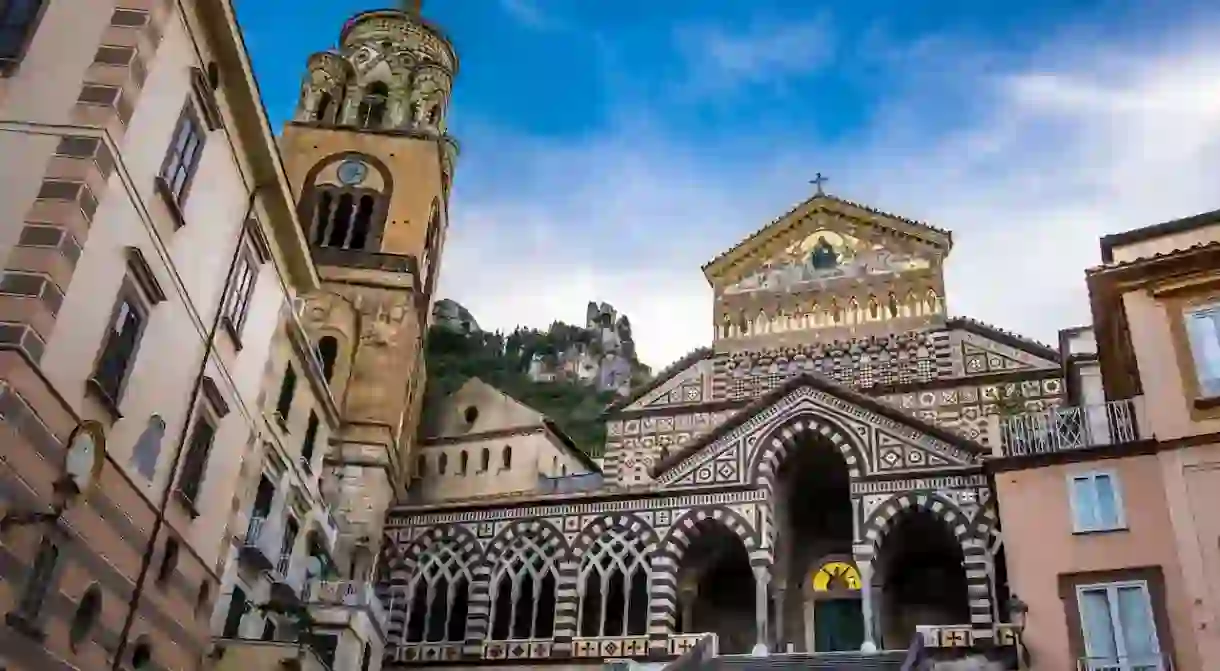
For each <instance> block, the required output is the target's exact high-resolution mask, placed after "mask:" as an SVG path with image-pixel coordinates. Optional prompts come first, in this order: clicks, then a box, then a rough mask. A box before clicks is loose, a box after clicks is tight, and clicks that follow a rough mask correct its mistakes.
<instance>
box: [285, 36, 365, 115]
mask: <svg viewBox="0 0 1220 671" xmlns="http://www.w3.org/2000/svg"><path fill="white" fill-rule="evenodd" d="M354 75H355V71H354V70H353V69H352V66H351V64H350V63H349V62H348V61H347V60H346V59H344V58H343V56H341V55H340V54H337V53H334V52H330V51H323V52H319V53H316V54H314V55H312V56H310V57H309V60H308V62H307V63H306V66H305V79H304V82H303V83H302V85H301V94H300V99H299V100H298V101H297V114H296V119H297V121H307V122H315V123H322V124H337V123H342V120H343V108H344V106H345V104H346V98H347V86H348V82H349V81H350V80H351V79H352V78H353V77H354Z"/></svg>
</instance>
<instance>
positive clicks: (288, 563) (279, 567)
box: [275, 552, 292, 578]
mask: <svg viewBox="0 0 1220 671" xmlns="http://www.w3.org/2000/svg"><path fill="white" fill-rule="evenodd" d="M291 568H292V554H291V553H287V552H285V553H283V554H281V555H280V559H279V561H277V562H276V563H275V572H276V573H277V574H279V576H280V577H282V578H287V577H288V570H289V569H291Z"/></svg>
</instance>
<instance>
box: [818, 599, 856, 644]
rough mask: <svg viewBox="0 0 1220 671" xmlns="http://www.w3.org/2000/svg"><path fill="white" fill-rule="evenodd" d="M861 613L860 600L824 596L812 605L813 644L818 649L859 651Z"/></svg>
mask: <svg viewBox="0 0 1220 671" xmlns="http://www.w3.org/2000/svg"><path fill="white" fill-rule="evenodd" d="M863 642H864V616H863V615H861V613H860V600H859V599H823V600H821V601H818V602H816V603H815V604H814V607H813V646H814V648H813V649H814V650H815V651H817V652H835V651H849V650H859V649H860V644H861V643H863Z"/></svg>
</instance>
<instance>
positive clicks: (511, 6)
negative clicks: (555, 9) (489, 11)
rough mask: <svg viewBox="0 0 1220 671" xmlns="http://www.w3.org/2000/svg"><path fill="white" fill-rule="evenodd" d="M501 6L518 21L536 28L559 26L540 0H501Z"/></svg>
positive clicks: (543, 28) (544, 28)
mask: <svg viewBox="0 0 1220 671" xmlns="http://www.w3.org/2000/svg"><path fill="white" fill-rule="evenodd" d="M500 7H501V8H502V9H503V10H504V12H505V13H506V14H508V15H509V16H510V17H512V18H513V20H515V21H517V22H518V23H520V24H522V25H524V26H526V27H528V28H533V29H534V30H551V29H553V28H556V27H558V23H557V22H556V21H555V19H554V17H552V16H550V15H549V14H548V13H547V12H545V11H543V9H542V7H541V6H540V5H539V2H538V0H500Z"/></svg>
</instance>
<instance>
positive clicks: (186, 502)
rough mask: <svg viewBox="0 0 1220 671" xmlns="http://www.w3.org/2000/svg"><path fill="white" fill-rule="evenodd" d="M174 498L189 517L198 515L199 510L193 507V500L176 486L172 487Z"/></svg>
mask: <svg viewBox="0 0 1220 671" xmlns="http://www.w3.org/2000/svg"><path fill="white" fill-rule="evenodd" d="M174 500H175V501H177V502H178V505H180V506H182V509H183V510H184V511H186V514H187V516H189V517H190V518H191V519H195V518H197V517H199V510H198V509H197V508H196V507H195V502H194V501H192V500H191V499H190V497H188V496H187V495H186V494H184V493H183V492H182V490H181V489H180V488H178V487H175V488H174Z"/></svg>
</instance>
